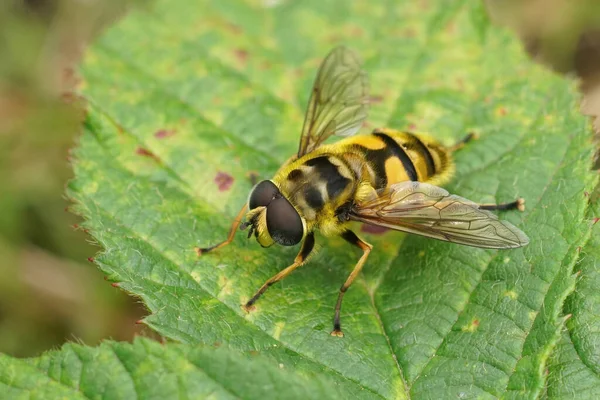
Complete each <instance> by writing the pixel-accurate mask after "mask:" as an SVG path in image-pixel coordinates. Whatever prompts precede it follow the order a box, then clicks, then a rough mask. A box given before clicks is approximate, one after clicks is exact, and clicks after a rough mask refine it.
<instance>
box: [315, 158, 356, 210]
mask: <svg viewBox="0 0 600 400" xmlns="http://www.w3.org/2000/svg"><path fill="white" fill-rule="evenodd" d="M305 164H306V165H308V166H310V167H313V168H314V169H315V171H316V172H317V173H318V174H319V177H320V178H321V179H322V180H324V181H325V182H327V196H328V197H329V200H332V199H334V198H336V197H337V196H338V195H339V194H340V193H342V192H343V191H344V189H346V187H347V186H348V185H349V184H350V182H351V180H350V179H348V178H346V177H345V176H343V175H342V174H340V171H339V169H338V167H337V166H336V165H335V164H333V163H332V162H331V161H329V157H327V156H321V157H316V158H313V159H312V160H308V161H307V162H306V163H305ZM307 201H308V199H307Z"/></svg>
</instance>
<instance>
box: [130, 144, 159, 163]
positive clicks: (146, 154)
mask: <svg viewBox="0 0 600 400" xmlns="http://www.w3.org/2000/svg"><path fill="white" fill-rule="evenodd" d="M135 153H136V154H139V155H140V156H144V157H150V158H152V159H154V160H155V161H157V162H160V159H159V158H158V157H157V156H156V154H154V153H153V152H151V151H150V150H148V149H145V148H143V147H138V148H137V149H136V150H135Z"/></svg>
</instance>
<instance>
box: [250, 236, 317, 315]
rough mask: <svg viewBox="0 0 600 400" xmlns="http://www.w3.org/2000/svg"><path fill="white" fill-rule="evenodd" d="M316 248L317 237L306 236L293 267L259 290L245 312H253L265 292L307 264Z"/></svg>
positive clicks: (273, 277) (273, 278) (281, 272)
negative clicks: (255, 304)
mask: <svg viewBox="0 0 600 400" xmlns="http://www.w3.org/2000/svg"><path fill="white" fill-rule="evenodd" d="M314 246H315V235H314V234H313V233H309V234H308V235H307V236H306V238H305V239H304V242H303V243H302V247H301V248H300V252H299V253H298V255H297V256H296V258H295V259H294V263H293V264H292V265H290V266H289V267H287V268H286V269H284V270H282V271H280V272H279V273H277V274H275V275H274V276H272V277H271V278H269V279H268V280H267V281H266V282H265V283H264V284H263V285H262V286H261V287H260V289H258V291H257V292H256V293H255V294H254V296H252V298H251V299H250V300H248V302H247V303H246V304H245V305H244V310H246V312H250V311H252V310H253V309H254V303H256V300H258V298H259V297H260V296H261V295H262V294H263V293H264V292H266V291H267V289H268V288H269V286H271V285H272V284H274V283H275V282H279V281H280V280H282V279H283V278H285V277H286V276H288V275H289V274H291V273H292V272H293V271H294V270H295V269H296V268H298V267H299V266H301V265H303V264H304V263H305V261H306V259H307V258H308V256H309V255H310V253H311V251H312V250H313V248H314Z"/></svg>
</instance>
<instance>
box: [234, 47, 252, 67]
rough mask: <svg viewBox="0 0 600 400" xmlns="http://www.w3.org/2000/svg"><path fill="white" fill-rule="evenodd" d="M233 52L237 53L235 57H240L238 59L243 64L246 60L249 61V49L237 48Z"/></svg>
mask: <svg viewBox="0 0 600 400" xmlns="http://www.w3.org/2000/svg"><path fill="white" fill-rule="evenodd" d="M233 54H234V55H235V58H237V59H238V61H239V62H240V63H242V64H244V65H245V64H246V61H248V51H247V50H244V49H235V50H234V51H233Z"/></svg>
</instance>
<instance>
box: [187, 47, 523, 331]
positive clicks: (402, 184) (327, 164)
mask: <svg viewBox="0 0 600 400" xmlns="http://www.w3.org/2000/svg"><path fill="white" fill-rule="evenodd" d="M368 105H369V90H368V78H367V75H366V73H365V72H364V71H363V70H362V69H361V63H360V61H359V59H358V57H357V56H356V54H355V53H354V52H352V51H350V50H349V49H347V48H345V47H337V48H335V49H333V50H332V51H331V52H330V53H329V55H327V57H326V58H325V60H324V61H323V62H322V64H321V66H320V68H319V70H318V73H317V76H316V79H315V82H314V86H313V89H312V93H311V97H310V100H309V102H308V109H307V112H306V117H305V120H304V126H303V128H302V134H301V136H300V148H299V149H298V154H296V155H295V156H293V157H291V158H290V159H289V160H288V161H287V162H286V163H285V164H284V165H283V166H282V167H281V168H280V169H279V171H278V172H277V173H276V174H275V176H274V177H273V178H272V179H270V180H264V181H262V182H260V183H258V184H257V185H256V186H255V187H254V188H253V190H252V192H251V193H250V196H249V198H248V204H247V205H245V206H244V207H243V208H242V210H241V211H240V213H239V214H238V216H237V217H236V219H235V220H234V222H233V224H232V226H231V229H230V231H229V236H228V237H227V240H225V241H223V242H221V243H219V244H217V245H214V246H212V247H208V248H203V249H196V250H197V252H198V254H204V253H207V252H209V251H211V250H215V249H218V248H220V247H223V246H225V245H227V244H229V243H230V242H231V241H232V240H233V237H234V234H235V232H236V230H237V229H238V227H240V228H241V229H242V230H243V229H246V228H249V232H248V238H250V236H252V235H254V237H255V238H256V240H257V241H258V243H259V244H260V245H261V246H263V247H269V246H271V245H273V244H274V243H277V244H280V245H283V246H293V245H296V244H298V243H302V245H301V247H300V251H299V253H298V255H297V256H296V258H295V259H294V262H293V263H292V264H291V265H290V266H288V267H287V268H285V269H283V270H282V271H281V272H279V273H278V274H276V275H274V276H273V277H271V278H270V279H269V280H267V281H266V282H265V283H264V284H263V285H262V286H261V287H260V289H258V291H257V292H256V293H255V294H254V296H252V297H251V298H250V300H248V302H247V303H246V304H245V305H244V308H245V310H246V311H248V312H249V311H251V310H252V309H253V308H254V306H253V305H254V303H255V302H256V301H257V300H258V298H259V297H260V296H261V295H262V294H263V293H264V292H265V291H266V290H267V289H268V288H269V286H271V285H273V284H274V283H275V282H278V281H280V280H281V279H283V278H285V277H286V276H288V275H289V274H290V273H291V272H293V271H294V270H295V269H296V268H298V267H300V266H301V265H303V264H304V263H305V262H306V261H307V259H308V256H309V255H310V253H311V251H312V250H313V247H314V245H315V236H314V232H315V231H316V230H319V231H320V232H321V233H322V234H323V235H324V236H333V235H339V236H341V237H342V238H344V239H345V240H346V241H347V242H349V243H350V244H352V245H354V246H357V247H359V248H360V249H361V250H362V251H363V254H362V256H361V257H360V259H359V260H358V262H357V263H356V266H355V267H354V269H353V270H352V272H351V273H350V275H349V276H348V278H347V279H346V281H345V282H344V284H343V285H342V287H341V288H340V292H339V295H338V298H337V303H336V306H335V315H334V319H333V331H332V332H331V335H332V336H340V337H341V336H343V333H342V329H341V324H340V310H341V307H342V299H343V297H344V293H345V292H346V291H347V290H348V288H349V287H350V286H351V285H352V282H353V281H354V279H355V278H356V276H357V275H358V274H359V273H360V271H361V269H362V267H363V265H364V264H365V262H366V260H367V257H368V256H369V253H370V252H371V250H372V248H373V246H372V245H370V244H369V243H367V242H365V241H364V240H362V239H361V238H359V237H358V236H357V235H356V234H355V233H354V232H353V231H352V230H350V227H349V224H350V222H352V221H358V222H361V223H364V224H371V225H376V226H380V227H385V228H391V229H395V230H399V231H403V232H408V233H414V234H417V235H422V236H427V237H430V238H434V239H439V240H445V241H448V242H453V243H458V244H463V245H468V246H475V247H482V248H490V249H510V248H516V247H521V246H525V245H526V244H527V243H529V239H528V238H527V236H526V235H525V234H524V233H523V232H521V231H520V230H519V229H517V228H516V227H515V226H514V225H512V224H510V223H509V222H506V221H501V220H499V219H498V217H497V216H496V215H494V214H492V213H491V212H490V211H489V210H507V209H515V208H516V209H520V210H523V208H524V201H523V200H522V199H518V200H516V201H514V202H512V203H506V204H493V205H478V204H476V203H474V202H472V201H470V200H467V199H464V198H462V197H459V196H456V195H453V194H449V193H448V192H447V191H446V190H444V189H442V188H440V187H438V186H437V185H441V184H443V183H445V182H447V181H448V180H449V179H450V177H451V176H452V173H453V172H454V164H453V161H452V153H453V152H454V151H455V150H457V149H459V148H461V147H462V146H463V145H464V143H466V142H467V141H468V140H469V139H470V138H471V137H472V135H469V136H467V138H465V139H463V140H462V141H461V142H459V143H458V144H456V145H454V146H452V147H444V146H442V145H441V144H439V143H437V142H436V141H435V140H433V139H432V138H431V137H429V136H427V135H424V134H414V133H409V132H400V131H395V130H392V129H375V130H374V131H373V132H372V133H371V134H367V135H357V136H352V135H354V134H355V133H356V132H357V131H358V130H359V128H360V127H361V125H362V124H363V122H364V121H365V119H366V117H367V110H368ZM332 135H338V136H348V137H347V138H345V139H343V140H341V141H338V142H336V143H334V144H324V141H325V140H326V139H327V138H329V137H330V136H332ZM244 216H245V219H246V222H243V223H242V220H243V219H244Z"/></svg>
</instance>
